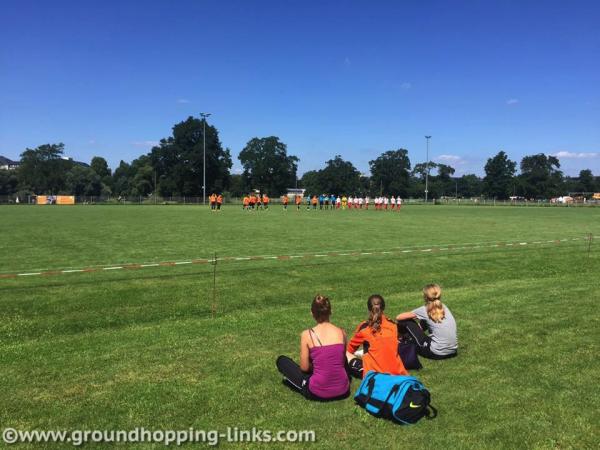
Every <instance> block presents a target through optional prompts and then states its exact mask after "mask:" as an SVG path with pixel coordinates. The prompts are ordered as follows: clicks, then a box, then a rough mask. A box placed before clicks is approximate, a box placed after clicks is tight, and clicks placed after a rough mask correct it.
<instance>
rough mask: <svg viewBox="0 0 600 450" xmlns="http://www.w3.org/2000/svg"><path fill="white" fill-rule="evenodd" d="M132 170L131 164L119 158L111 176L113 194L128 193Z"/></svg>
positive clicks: (125, 194) (124, 194)
mask: <svg viewBox="0 0 600 450" xmlns="http://www.w3.org/2000/svg"><path fill="white" fill-rule="evenodd" d="M132 175H133V171H132V169H131V166H130V165H129V164H127V163H126V162H125V161H123V160H121V163H120V164H119V167H117V168H116V169H115V172H114V173H113V176H112V183H111V184H112V186H113V194H114V195H117V196H127V195H130V191H131V178H132Z"/></svg>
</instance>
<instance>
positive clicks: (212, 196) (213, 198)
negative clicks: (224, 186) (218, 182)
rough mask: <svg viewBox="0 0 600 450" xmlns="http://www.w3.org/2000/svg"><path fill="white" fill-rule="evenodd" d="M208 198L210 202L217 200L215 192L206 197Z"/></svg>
mask: <svg viewBox="0 0 600 450" xmlns="http://www.w3.org/2000/svg"><path fill="white" fill-rule="evenodd" d="M208 199H209V200H210V202H211V203H214V202H216V201H217V196H216V195H215V194H213V195H211V196H210V197H208Z"/></svg>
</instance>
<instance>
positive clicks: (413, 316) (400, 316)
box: [396, 311, 417, 322]
mask: <svg viewBox="0 0 600 450" xmlns="http://www.w3.org/2000/svg"><path fill="white" fill-rule="evenodd" d="M416 318H417V315H416V314H415V313H414V312H412V311H409V312H404V313H401V314H398V315H397V316H396V320H397V321H398V322H400V321H401V320H414V319H416Z"/></svg>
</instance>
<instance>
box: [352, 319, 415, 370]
mask: <svg viewBox="0 0 600 450" xmlns="http://www.w3.org/2000/svg"><path fill="white" fill-rule="evenodd" d="M361 345H362V346H363V349H364V351H365V353H364V355H363V358H362V360H363V369H364V370H363V375H366V374H367V372H368V371H369V370H374V371H375V372H379V373H389V374H392V375H408V372H407V371H406V369H405V367H404V364H403V363H402V360H401V359H400V356H399V355H398V328H397V326H396V324H395V323H394V322H392V321H391V320H390V319H388V318H387V317H386V316H385V315H383V316H382V318H381V328H380V329H379V331H378V332H377V333H374V332H373V329H372V328H371V327H369V325H368V323H367V322H362V323H361V324H360V325H359V326H358V327H357V328H356V331H355V332H354V336H352V339H350V342H348V346H347V350H348V351H349V352H350V353H354V352H355V351H356V350H358V348H359V347H360V346H361Z"/></svg>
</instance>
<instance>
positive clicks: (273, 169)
mask: <svg viewBox="0 0 600 450" xmlns="http://www.w3.org/2000/svg"><path fill="white" fill-rule="evenodd" d="M238 158H239V160H240V162H241V163H242V167H243V168H244V180H245V182H246V185H247V186H249V187H250V188H253V189H260V190H261V191H263V192H268V193H269V194H271V195H280V194H282V193H284V192H285V190H286V189H287V188H289V187H292V186H295V185H296V172H297V170H298V161H299V159H298V158H297V157H296V156H292V155H288V154H287V146H286V145H285V144H284V143H283V142H281V141H280V140H279V138H278V137H276V136H269V137H266V138H253V139H251V140H250V141H248V143H247V144H246V146H245V147H244V149H243V150H242V151H241V152H240V154H239V156H238Z"/></svg>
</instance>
